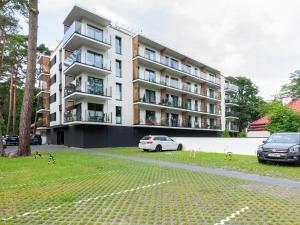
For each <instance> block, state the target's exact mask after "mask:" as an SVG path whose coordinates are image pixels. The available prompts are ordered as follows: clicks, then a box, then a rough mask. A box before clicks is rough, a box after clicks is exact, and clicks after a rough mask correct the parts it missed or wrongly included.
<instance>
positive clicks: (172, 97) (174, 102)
mask: <svg viewBox="0 0 300 225" xmlns="http://www.w3.org/2000/svg"><path fill="white" fill-rule="evenodd" d="M171 99H172V102H171V104H172V106H174V107H178V105H179V102H178V100H179V98H178V96H175V95H171Z"/></svg>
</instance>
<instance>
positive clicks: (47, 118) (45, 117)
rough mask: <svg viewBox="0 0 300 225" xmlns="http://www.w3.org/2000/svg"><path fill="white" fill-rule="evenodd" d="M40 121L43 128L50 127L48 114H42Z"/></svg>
mask: <svg viewBox="0 0 300 225" xmlns="http://www.w3.org/2000/svg"><path fill="white" fill-rule="evenodd" d="M42 121H43V126H45V127H49V126H50V118H49V112H47V113H43V117H42Z"/></svg>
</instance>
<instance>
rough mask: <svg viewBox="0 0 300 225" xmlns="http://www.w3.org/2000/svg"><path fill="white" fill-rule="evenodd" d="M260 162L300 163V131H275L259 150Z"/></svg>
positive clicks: (258, 157)
mask: <svg viewBox="0 0 300 225" xmlns="http://www.w3.org/2000/svg"><path fill="white" fill-rule="evenodd" d="M257 159H258V162H260V163H263V162H265V161H277V162H296V163H298V164H300V133H292V132H289V133H274V134H272V135H271V136H270V137H269V138H268V140H266V141H263V145H260V146H259V147H258V150H257Z"/></svg>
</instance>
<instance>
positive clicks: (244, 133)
mask: <svg viewBox="0 0 300 225" xmlns="http://www.w3.org/2000/svg"><path fill="white" fill-rule="evenodd" d="M246 135H247V133H246V131H244V130H242V131H241V132H240V133H239V137H246Z"/></svg>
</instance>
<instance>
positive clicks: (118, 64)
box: [116, 59, 122, 77]
mask: <svg viewBox="0 0 300 225" xmlns="http://www.w3.org/2000/svg"><path fill="white" fill-rule="evenodd" d="M121 76H122V62H121V60H118V59H116V77H121Z"/></svg>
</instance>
